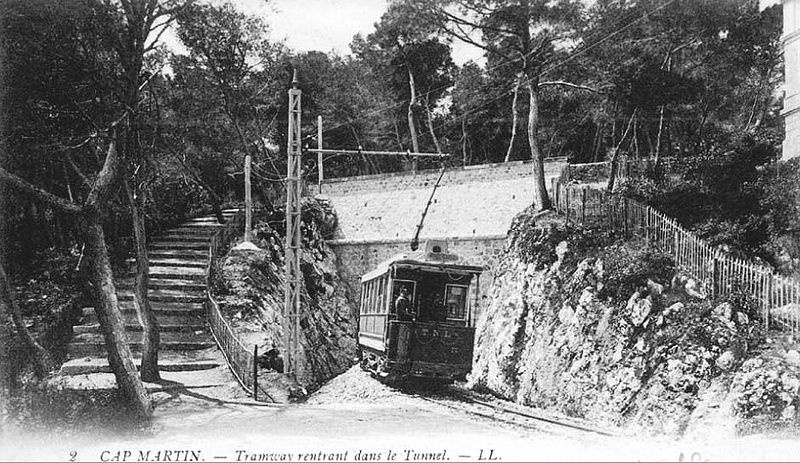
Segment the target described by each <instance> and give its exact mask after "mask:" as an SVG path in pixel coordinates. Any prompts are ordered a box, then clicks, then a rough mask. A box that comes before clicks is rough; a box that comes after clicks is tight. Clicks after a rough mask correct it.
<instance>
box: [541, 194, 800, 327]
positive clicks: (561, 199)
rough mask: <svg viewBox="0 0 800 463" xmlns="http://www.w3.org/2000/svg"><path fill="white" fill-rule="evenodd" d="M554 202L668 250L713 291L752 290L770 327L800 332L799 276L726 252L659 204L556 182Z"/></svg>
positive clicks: (571, 215) (578, 217) (577, 218)
mask: <svg viewBox="0 0 800 463" xmlns="http://www.w3.org/2000/svg"><path fill="white" fill-rule="evenodd" d="M552 188H553V190H552V191H553V193H554V198H553V204H554V206H555V208H556V211H557V212H559V213H560V214H562V215H564V216H565V219H566V221H567V223H570V222H573V223H577V224H597V225H604V226H607V227H608V228H609V229H610V230H611V231H612V232H614V233H621V234H622V235H623V236H624V237H625V238H626V239H627V238H632V237H639V238H643V239H644V240H646V241H647V243H648V244H650V245H652V246H654V247H656V248H658V249H659V250H661V251H662V252H664V253H666V254H669V255H671V256H672V257H673V259H674V260H675V265H676V266H677V267H678V268H679V269H680V270H682V271H683V272H686V273H687V274H689V275H690V276H691V277H692V278H694V279H695V280H697V281H698V282H700V283H702V284H703V288H704V290H705V292H706V293H707V294H708V295H710V296H712V297H717V296H729V295H731V294H734V293H737V292H744V293H746V294H748V295H750V297H751V300H752V301H753V302H754V303H755V304H756V305H757V307H758V310H759V314H760V316H761V319H762V320H763V322H764V325H765V327H766V328H767V329H769V328H770V323H771V322H776V323H777V324H778V325H779V326H780V327H782V328H786V329H788V330H790V331H791V334H792V336H795V335H797V334H798V332H800V281H797V280H796V279H792V278H789V277H785V276H782V275H778V274H776V273H775V271H774V270H773V269H772V268H770V267H767V266H764V265H760V264H756V263H753V262H748V261H746V260H743V259H739V258H736V257H733V256H729V255H727V254H725V253H722V252H721V251H719V250H718V249H716V248H715V247H714V246H712V245H710V244H709V243H708V242H706V241H705V240H703V239H702V238H700V237H698V236H696V235H695V234H694V233H692V232H690V231H688V230H686V229H685V228H683V227H682V226H681V225H679V224H678V223H677V222H676V221H675V219H673V218H671V217H667V216H666V215H664V214H662V213H661V212H659V211H657V210H656V209H654V208H652V207H650V206H648V205H646V204H643V203H640V202H638V201H636V200H633V199H630V198H619V197H614V196H612V195H608V194H607V193H606V192H605V191H604V190H598V189H593V188H589V187H588V186H587V185H580V184H571V185H570V184H565V183H562V182H559V181H555V180H554V182H553V186H552Z"/></svg>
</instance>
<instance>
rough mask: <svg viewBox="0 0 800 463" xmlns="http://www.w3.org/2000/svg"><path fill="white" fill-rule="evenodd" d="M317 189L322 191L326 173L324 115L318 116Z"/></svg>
mask: <svg viewBox="0 0 800 463" xmlns="http://www.w3.org/2000/svg"><path fill="white" fill-rule="evenodd" d="M317 148H318V149H319V151H317V191H319V192H320V193H322V180H323V179H324V178H325V175H324V173H323V171H322V116H317Z"/></svg>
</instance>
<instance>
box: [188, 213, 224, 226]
mask: <svg viewBox="0 0 800 463" xmlns="http://www.w3.org/2000/svg"><path fill="white" fill-rule="evenodd" d="M234 215H236V214H225V213H224V212H223V213H222V218H223V219H225V221H228V220H230V219H232V218H233V216H234ZM184 223H212V224H218V223H219V222H218V221H217V216H215V215H213V216H207V217H196V218H194V219H189V220H187V221H186V222H184Z"/></svg>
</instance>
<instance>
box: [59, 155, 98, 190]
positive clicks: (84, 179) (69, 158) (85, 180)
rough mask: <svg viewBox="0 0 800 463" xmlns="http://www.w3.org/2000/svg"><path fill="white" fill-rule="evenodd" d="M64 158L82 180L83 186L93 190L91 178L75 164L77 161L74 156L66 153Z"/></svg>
mask: <svg viewBox="0 0 800 463" xmlns="http://www.w3.org/2000/svg"><path fill="white" fill-rule="evenodd" d="M64 157H65V158H66V160H67V164H69V166H70V167H71V168H72V170H73V171H74V172H75V173H76V174H77V175H78V177H79V178H80V179H81V181H82V182H83V184H84V185H86V186H87V187H89V188H91V187H92V181H91V180H89V177H87V176H86V174H85V173H83V171H82V170H81V168H80V167H78V165H77V164H76V163H75V159H73V158H72V155H71V154H69V153H66V155H65V156H64Z"/></svg>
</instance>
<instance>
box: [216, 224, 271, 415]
mask: <svg viewBox="0 0 800 463" xmlns="http://www.w3.org/2000/svg"><path fill="white" fill-rule="evenodd" d="M243 227H244V211H243V210H241V209H240V210H238V211H237V212H236V214H235V215H234V216H233V217H232V218H231V219H230V220H229V221H228V222H227V223H226V224H225V226H224V227H221V228H220V230H218V231H217V232H216V233H214V234H213V235H212V236H211V241H210V243H209V246H208V263H207V266H206V302H205V308H206V314H207V316H208V324H209V326H210V328H211V334H212V336H213V337H214V341H216V343H217V345H218V346H219V348H220V351H222V355H223V356H224V357H225V361H226V363H227V364H228V368H230V370H231V372H232V373H233V375H234V376H235V377H236V380H237V381H238V382H239V384H240V385H241V386H242V388H243V389H244V390H245V391H247V393H248V394H250V395H252V396H253V399H255V400H258V398H259V397H258V392H259V390H261V388H259V386H258V360H257V359H258V345H253V346H252V347H248V346H247V345H246V344H245V343H244V342H243V341H242V340H241V339H239V337H238V336H237V335H236V332H235V331H234V330H233V328H232V327H231V325H230V324H229V323H228V321H227V320H225V317H223V316H222V312H221V311H220V309H219V303H218V302H217V300H216V298H215V297H214V295H213V291H212V285H213V282H214V278H215V276H216V274H217V272H218V258H219V257H221V255H222V253H223V252H224V251H225V250H226V248H227V246H228V245H229V244H230V243H231V241H232V240H233V238H234V237H235V236H237V235H238V234H239V233H240V231H241V230H242V228H243ZM265 395H266V394H265ZM267 397H268V396H267Z"/></svg>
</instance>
